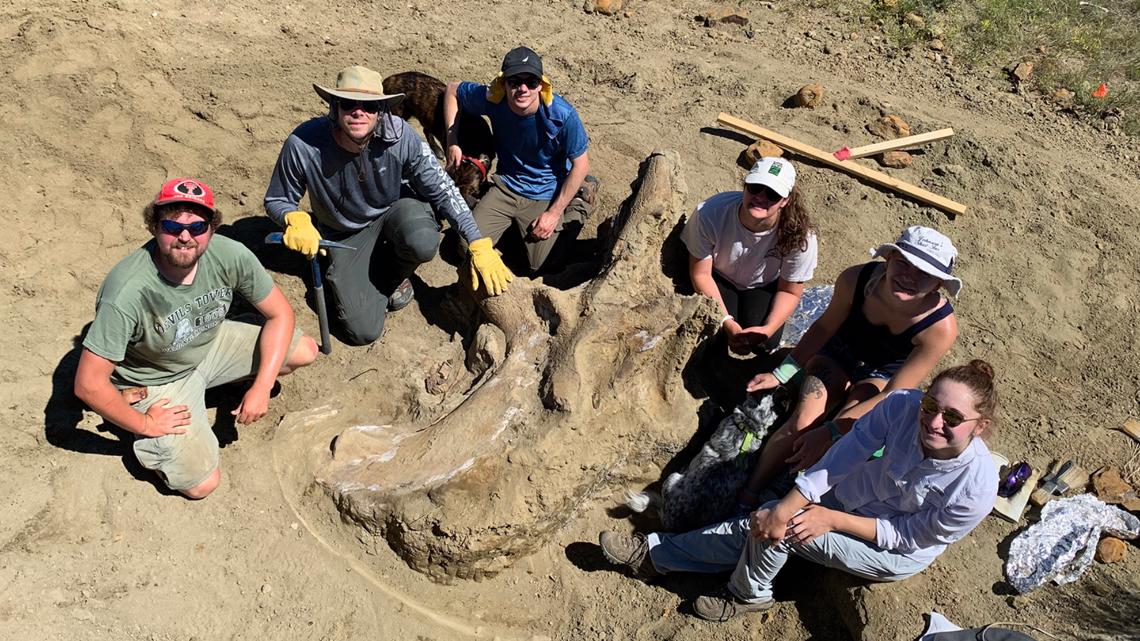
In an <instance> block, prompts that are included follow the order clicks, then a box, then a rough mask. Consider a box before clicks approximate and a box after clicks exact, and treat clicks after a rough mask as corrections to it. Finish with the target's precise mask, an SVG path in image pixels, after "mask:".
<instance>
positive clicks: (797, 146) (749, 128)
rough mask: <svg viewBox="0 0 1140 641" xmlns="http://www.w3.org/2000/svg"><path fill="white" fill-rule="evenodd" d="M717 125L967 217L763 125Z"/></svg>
mask: <svg viewBox="0 0 1140 641" xmlns="http://www.w3.org/2000/svg"><path fill="white" fill-rule="evenodd" d="M716 121H717V122H718V123H720V124H722V125H725V126H726V127H732V128H733V129H736V130H737V131H742V132H744V133H746V134H748V135H750V136H754V137H756V138H765V139H767V140H771V141H772V142H774V143H776V144H777V145H779V146H781V147H783V148H784V149H786V150H788V151H790V152H793V153H797V154H800V155H801V156H807V157H808V158H811V159H812V160H815V161H817V162H820V163H823V164H825V165H827V166H829V167H834V168H835V169H838V170H840V171H843V172H846V173H848V174H851V175H853V176H857V177H859V178H863V179H864V180H867V181H870V182H872V183H874V184H876V185H879V186H880V187H886V188H887V189H890V190H892V191H896V192H898V193H900V194H905V195H907V196H910V197H911V198H914V199H915V200H917V201H919V202H923V203H926V204H928V205H931V206H933V207H937V208H938V209H941V210H942V211H944V212H946V213H948V214H953V215H955V216H957V215H959V214H964V213H966V206H965V205H963V204H962V203H958V202H954V201H953V200H950V199H949V198H945V197H943V196H939V195H938V194H936V193H933V192H930V191H927V190H925V189H923V188H922V187H918V186H916V185H912V184H910V183H908V182H904V181H902V180H899V179H898V178H894V177H892V176H888V175H887V174H884V173H883V172H881V171H875V170H874V169H868V168H867V167H864V166H863V165H860V164H859V163H856V162H854V161H851V160H836V158H835V156H834V155H833V154H831V153H830V152H826V151H823V150H822V149H819V148H817V147H813V146H811V145H809V144H807V143H803V142H800V141H798V140H795V139H793V138H789V137H787V136H784V135H782V134H779V133H776V132H775V131H772V130H770V129H765V128H763V127H761V126H759V125H754V124H752V123H750V122H748V121H747V120H741V119H740V118H736V117H734V116H730V115H728V114H726V113H722V114H720V115H719V116H717V118H716Z"/></svg>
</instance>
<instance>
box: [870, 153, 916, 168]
mask: <svg viewBox="0 0 1140 641" xmlns="http://www.w3.org/2000/svg"><path fill="white" fill-rule="evenodd" d="M912 162H914V157H913V156H911V155H910V154H908V153H907V152H905V151H887V152H884V153H883V154H881V155H880V156H879V164H880V165H882V166H884V167H891V168H893V169H905V168H907V167H910V164H911V163H912Z"/></svg>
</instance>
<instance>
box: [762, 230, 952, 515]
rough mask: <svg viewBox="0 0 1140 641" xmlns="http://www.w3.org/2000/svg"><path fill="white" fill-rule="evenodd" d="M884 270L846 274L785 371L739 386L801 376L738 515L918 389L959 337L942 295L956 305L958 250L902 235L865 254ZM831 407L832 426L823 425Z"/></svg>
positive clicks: (928, 235) (915, 234) (925, 236)
mask: <svg viewBox="0 0 1140 641" xmlns="http://www.w3.org/2000/svg"><path fill="white" fill-rule="evenodd" d="M871 255H872V257H874V258H885V259H886V260H885V261H872V262H869V263H865V264H861V265H855V266H853V267H849V268H847V269H846V270H844V271H843V273H842V274H840V275H839V278H838V279H837V280H836V281H835V293H834V295H833V296H832V299H831V303H830V304H829V305H828V307H827V310H826V311H824V313H823V315H822V316H820V318H819V320H817V321H816V322H815V323H814V324H812V326H811V327H810V328H809V329H808V331H807V332H806V333H805V334H804V336H803V339H802V340H800V342H799V344H798V345H797V346H796V348H795V349H793V350H792V352H791V353H790V354H789V355H788V357H787V358H786V359H785V360H784V362H783V363H782V364H781V365H780V366H779V367H777V368H776V369H774V370H773V371H771V372H765V373H762V374H758V375H757V376H755V377H754V378H753V379H752V380H751V381H749V382H748V387H747V389H748V391H749V392H756V391H760V390H767V389H773V388H775V387H778V386H780V385H784V384H787V383H789V382H791V381H792V379H793V378H797V374H799V373H800V368H801V365H800V364H801V363H803V364H804V365H803V368H804V371H803V374H802V376H799V377H798V378H799V379H801V380H800V383H799V386H800V393H799V400H798V402H797V404H796V407H795V409H794V410H793V411H792V415H791V416H789V417H788V419H787V421H785V423H784V424H783V425H782V426H780V428H779V429H778V430H777V431H776V432H775V433H774V434H773V435H772V438H771V439H769V441H768V443H766V444H765V446H764V449H763V451H762V452H761V454H760V460H759V461H758V462H757V464H756V467H755V469H753V471H752V474H751V476H750V477H749V479H748V483H747V485H746V486H745V487H744V488H742V489H741V492H740V499H741V503H742V505H744V506H751V505H755V504H757V503H758V501H759V500H760V499H759V493H760V492H761V490H762V489H763V488H764V487H765V486H766V485H767V484H768V483H769V482H770V481H772V479H773V478H774V477H775V476H776V474H777V472H779V471H781V470H782V469H783V468H784V467H785V466H787V465H790V466H791V469H792V471H793V472H796V471H799V470H803V469H805V468H807V467H808V466H810V465H812V464H813V463H815V462H816V461H818V460H819V459H820V457H822V456H823V454H824V453H825V452H826V451H827V449H828V448H829V447H831V444H832V443H833V442H834V441H836V440H838V439H839V437H840V436H842V435H843V434H845V433H847V432H848V431H849V430H850V429H851V426H852V425H853V424H854V422H855V420H856V419H858V418H859V417H860V416H863V415H864V414H866V413H867V412H869V411H870V410H871V408H873V407H874V406H875V404H877V403H878V402H879V401H881V400H882V399H883V398H884V397H885V396H886V395H887V394H889V393H890V392H891V391H893V390H896V389H907V388H913V387H917V386H918V385H919V383H921V382H922V380H923V379H925V378H926V377H927V376H928V375H930V373H931V372H932V371H933V370H934V367H935V366H936V365H937V364H938V361H939V360H940V359H941V358H942V357H943V356H944V355H945V354H946V352H948V351H949V350H950V347H951V346H952V345H953V344H954V340H955V339H956V338H957V337H958V320H957V318H956V317H955V315H954V307H953V305H951V304H950V301H949V299H947V298H946V297H945V296H943V295H942V294H941V293H940V290H943V289H944V290H946V292H947V293H948V294H949V295H950V296H956V295H957V294H958V292H959V291H961V289H962V281H961V279H959V278H958V277H956V276H954V274H953V270H954V262H955V260H956V259H957V256H958V251H957V250H956V249H955V248H954V244H953V243H952V242H950V239H949V238H947V237H946V236H944V235H943V234H941V233H939V232H938V231H936V230H934V229H930V228H929V227H920V226H914V227H908V228H907V229H906V230H905V231H903V233H902V235H900V236H899V238H898V240H897V241H895V242H893V243H884V244H882V245H879V246H878V247H876V248H874V249H872V250H871ZM836 408H839V409H838V413H837V414H836V416H835V419H833V420H829V421H826V422H824V418H825V417H826V416H827V415H828V414H829V413H831V412H832V411H833V410H835V409H836Z"/></svg>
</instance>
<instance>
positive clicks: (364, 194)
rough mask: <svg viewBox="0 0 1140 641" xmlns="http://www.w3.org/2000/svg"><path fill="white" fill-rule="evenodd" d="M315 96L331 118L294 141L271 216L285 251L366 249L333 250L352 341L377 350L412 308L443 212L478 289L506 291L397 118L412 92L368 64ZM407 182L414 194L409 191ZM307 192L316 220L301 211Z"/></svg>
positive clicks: (437, 171)
mask: <svg viewBox="0 0 1140 641" xmlns="http://www.w3.org/2000/svg"><path fill="white" fill-rule="evenodd" d="M313 89H315V90H316V92H317V95H319V96H320V97H321V98H322V99H324V100H325V102H327V103H328V105H329V107H328V114H327V115H325V116H321V117H317V118H313V119H311V120H309V121H308V122H305V123H302V124H301V125H300V126H299V127H297V128H296V129H294V130H293V133H292V134H290V135H289V138H288V139H286V140H285V144H284V146H283V147H282V148H281V155H280V156H279V157H278V158H277V166H276V167H275V168H274V169H273V176H272V178H271V179H270V183H269V189H268V190H267V191H266V193H265V211H266V213H267V214H269V217H270V218H272V219H273V220H274V221H276V222H277V223H278V224H280V225H281V226H282V227H284V228H285V235H284V242H285V245H286V246H288V247H289V248H290V249H293V250H295V251H298V252H301V253H302V254H304V255H305V256H306V257H308V258H310V259H316V256H317V250H318V245H319V243H320V241H321V239H322V238H327V239H330V240H335V241H337V242H340V243H343V244H346V245H349V246H351V247H354V248H356V251H353V250H350V249H329V250H328V252H329V253H328V265H327V271H326V276H325V281H326V282H327V283H328V285H329V289H330V290H331V292H332V294H333V299H334V303H335V305H334V307H335V309H336V314H337V317H338V319H339V321H340V324H341V326H342V328H343V330H344V331H343V336H344V338H345V340H346V341H348V342H349V343H351V344H353V345H367V344H369V343H372V342H373V341H375V340H376V339H378V338H379V337H380V334H381V333H382V332H383V330H384V317H385V315H386V313H387V312H388V311H396V310H398V309H402V308H403V307H404V306H406V305H407V304H408V303H410V302H411V301H412V298H413V296H414V292H413V290H412V285H411V281H410V280H409V277H410V276H411V275H412V273H413V272H414V271H415V270H416V267H418V266H419V265H421V264H423V263H426V262H427V261H429V260H431V259H432V258H433V257H434V256H435V254H436V251H437V250H438V248H439V241H440V226H439V223H438V222H437V221H438V218H437V216H436V213H439V214H441V215H442V216H443V217H445V218H447V220H448V222H449V223H450V224H451V227H452V228H453V229H455V230H456V231H458V233H459V234H460V236H462V237H463V239H464V240H465V241H466V242H467V244H468V246H469V248H470V251H471V271H472V273H471V277H472V279H473V280H474V282H472V283H471V285H472V287H473V288H474V287H477V285H478V282H477V279H480V278H481V279H482V281H483V283H484V285H485V286H486V290H487V293H489V294H491V295H495V294H498V293H500V292H502V291H503V290H504V289H505V288H506V284H507V283H508V282H509V281H510V280H511V273H510V271H509V270H507V268H506V266H505V265H503V262H502V260H500V258H499V255H498V254H497V253H496V252H495V250H494V249H493V248H492V247H491V241H490V239H484V238H483V236H482V234H480V232H479V228H478V227H477V226H476V225H475V220H474V219H473V218H472V217H471V211H470V210H469V209H468V208H467V204H466V203H465V202H464V200H463V198H462V197H461V196H460V194H459V190H458V189H456V187H455V184H454V183H453V182H452V181H451V179H450V178H449V177H448V176H447V174H446V173H445V172H444V171H443V168H442V167H441V166H440V164H439V161H437V160H436V158H435V156H434V155H433V154H432V153H431V151H430V149H429V148H428V146H427V145H426V144H425V143H424V141H423V139H421V138H420V137H419V135H418V134H416V132H415V131H413V130H412V129H411V127H409V126H408V124H407V123H406V122H405V121H404V120H403V119H401V118H399V117H396V116H393V115H392V114H391V108H392V107H393V106H394V105H396V104H399V102H400V101H402V100H403V99H404V94H391V95H389V94H386V93H384V89H383V86H382V79H381V77H380V74H378V73H376V72H375V71H372V70H371V69H367V68H365V67H359V66H353V67H346V68H344V69H342V70H341V71H340V73H339V74H338V75H337V78H336V85H335V86H334V87H324V86H321V85H317V84H314V85H313ZM402 180H406V181H407V183H408V185H409V186H410V187H411V189H412V190H413V191H414V192H415V193H414V194H411V195H408V194H407V193H406V191H405V192H404V193H401V181H402ZM306 192H307V193H308V194H309V202H310V206H311V208H312V212H311V213H310V212H305V211H301V210H300V202H301V198H302V197H303V196H304V195H305V193H306ZM314 219H315V220H314Z"/></svg>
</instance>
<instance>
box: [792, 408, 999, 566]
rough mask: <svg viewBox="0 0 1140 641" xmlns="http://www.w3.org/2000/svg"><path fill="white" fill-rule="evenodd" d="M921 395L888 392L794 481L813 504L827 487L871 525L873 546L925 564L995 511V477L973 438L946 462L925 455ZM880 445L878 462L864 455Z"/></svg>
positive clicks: (990, 461) (979, 441) (983, 447)
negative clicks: (920, 437) (870, 520)
mask: <svg viewBox="0 0 1140 641" xmlns="http://www.w3.org/2000/svg"><path fill="white" fill-rule="evenodd" d="M922 395H923V392H921V391H919V390H913V389H910V390H897V391H894V392H891V393H890V394H888V395H887V396H886V398H884V399H883V400H882V401H881V402H880V403H879V404H878V405H876V406H875V408H874V409H872V410H871V411H870V412H868V413H867V414H865V415H864V416H863V417H862V418H860V419H859V420H858V421H857V422H856V423H855V427H854V429H852V430H851V431H850V432H849V433H847V434H845V435H844V436H843V438H841V439H839V440H838V441H837V442H836V443H835V444H834V445H832V446H831V449H830V450H828V451H827V454H826V455H824V457H823V458H822V459H820V461H819V462H818V463H816V464H815V465H814V466H812V467H811V468H809V469H808V470H807V471H806V472H804V473H803V474H801V475H800V476H799V478H798V479H796V488H797V489H798V490H799V491H800V493H801V494H803V495H804V497H806V498H807V499H808V500H809V501H812V502H813V503H817V502H819V500H820V497H822V496H823V495H824V494H826V493H827V492H828V491H829V490H831V489H833V488H834V490H835V498H836V499H838V501H839V503H840V504H841V505H842V506H843V509H844V511H846V512H850V513H852V514H857V515H859V516H866V517H870V518H873V519H875V520H876V535H875V538H876V541H875V543H876V544H877V545H878V546H879V547H881V548H883V549H885V550H894V551H896V552H899V553H901V554H904V555H906V556H908V557H910V558H912V559H914V560H916V561H922V562H930V561H933V560H934V558H935V557H937V556H938V555H939V554H941V553H942V551H943V550H945V549H946V546H947V545H949V544H950V543H953V542H954V541H957V540H958V539H961V538H963V537H965V536H966V535H967V534H969V533H970V531H971V530H973V529H974V527H976V526H977V525H978V524H979V523H981V522H982V519H984V518H985V517H986V515H987V514H989V513H990V510H992V509H993V506H994V500H995V499H996V498H997V486H998V476H997V470H996V469H995V468H994V463H993V459H992V457H991V456H990V451H989V448H987V447H986V444H985V443H984V442H983V441H982V439H980V438H975V439H974V440H973V441H971V442H970V444H969V445H968V446H967V447H966V449H965V450H964V451H963V452H962V453H961V454H959V455H958V456H957V457H955V458H952V459H945V460H940V459H932V458H927V457H926V455H925V454H924V453H923V451H922V446H921V445H920V444H919V440H918V429H919V416H918V402H919V400H920V399H921V398H922ZM883 446H886V451H885V452H884V454H883V457H882V458H879V459H871V460H868V458H869V457H870V456H871V454H872V453H873V452H874V451H875V450H877V449H879V448H880V447H883Z"/></svg>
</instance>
